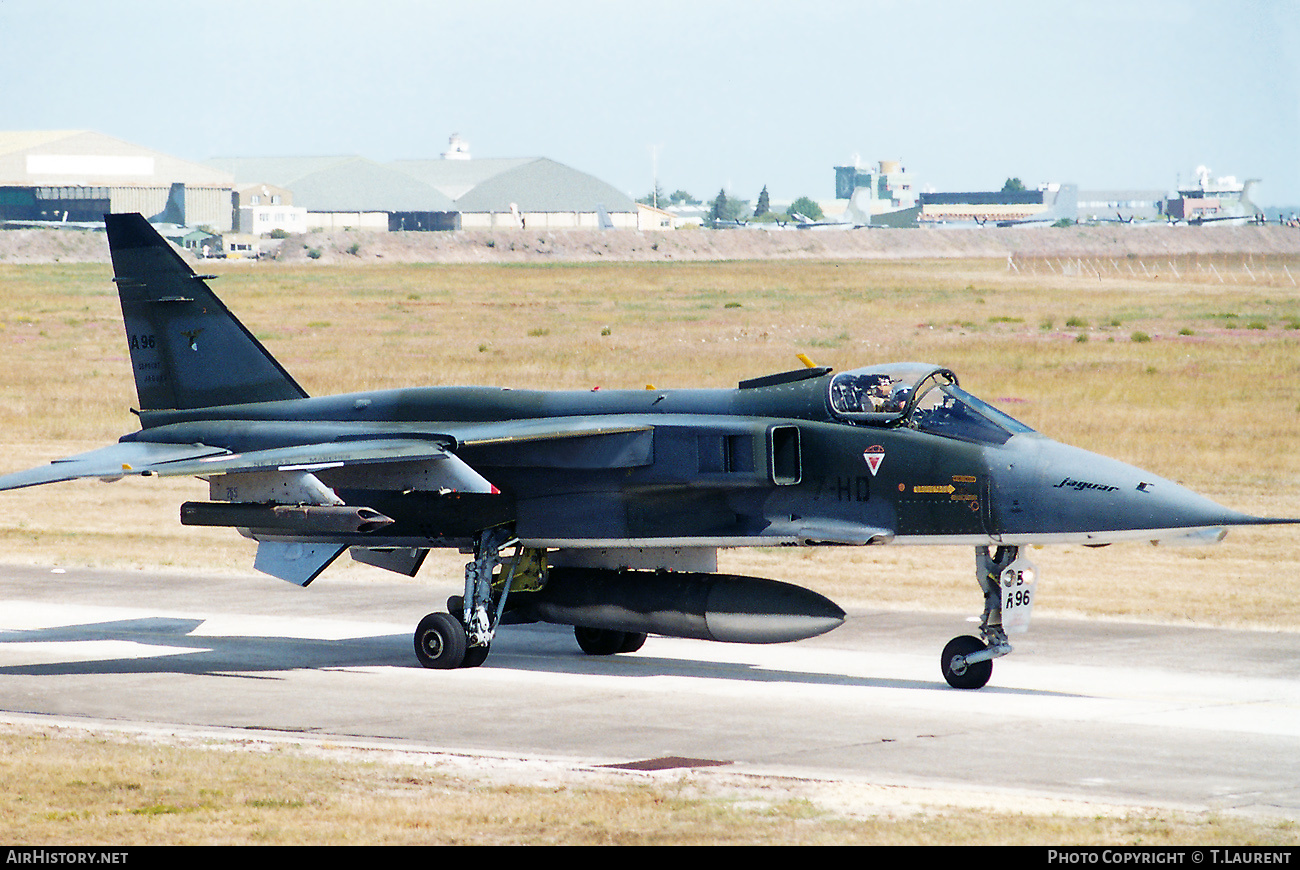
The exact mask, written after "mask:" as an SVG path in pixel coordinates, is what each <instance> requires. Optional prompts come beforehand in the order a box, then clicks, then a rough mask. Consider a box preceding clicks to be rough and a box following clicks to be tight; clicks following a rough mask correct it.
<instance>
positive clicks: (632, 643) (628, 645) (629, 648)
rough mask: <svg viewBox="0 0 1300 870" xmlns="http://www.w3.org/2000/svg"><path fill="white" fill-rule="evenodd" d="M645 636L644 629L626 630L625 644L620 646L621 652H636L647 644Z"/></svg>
mask: <svg viewBox="0 0 1300 870" xmlns="http://www.w3.org/2000/svg"><path fill="white" fill-rule="evenodd" d="M645 637H646V636H645V632H643V631H628V632H624V635H623V645H622V646H621V647H619V648H618V651H619V652H621V653H631V652H636V651H637V650H639V649H640V648H641V647H643V646H645Z"/></svg>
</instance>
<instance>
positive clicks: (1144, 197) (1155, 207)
mask: <svg viewBox="0 0 1300 870" xmlns="http://www.w3.org/2000/svg"><path fill="white" fill-rule="evenodd" d="M1165 196H1166V194H1165V192H1164V191H1163V190H1081V191H1079V222H1080V223H1088V222H1092V221H1111V220H1124V221H1130V220H1139V221H1151V220H1163V219H1164V218H1165Z"/></svg>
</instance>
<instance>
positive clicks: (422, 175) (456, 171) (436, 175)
mask: <svg viewBox="0 0 1300 870" xmlns="http://www.w3.org/2000/svg"><path fill="white" fill-rule="evenodd" d="M535 159H537V158H535V157H489V158H487V159H482V160H394V161H393V162H392V163H389V164H388V165H389V166H391V167H393V168H394V169H396V170H398V171H400V172H405V173H406V174H407V175H409V176H411V177H412V178H415V179H418V180H420V181H423V182H424V183H425V184H427V185H429V186H430V187H435V188H437V189H438V190H441V191H442V192H443V193H445V194H447V196H449V197H451V198H452V199H460V198H461V197H462V196H464V195H465V194H467V193H469V192H470V191H471V190H473V189H474V188H475V187H477V186H478V185H480V184H482V183H483V182H485V181H487V180H488V179H490V178H493V177H495V176H497V175H500V174H501V173H503V172H508V171H510V170H511V169H516V168H518V167H520V166H523V165H524V164H526V163H530V162H531V161H533V160H535Z"/></svg>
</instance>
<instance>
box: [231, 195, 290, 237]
mask: <svg viewBox="0 0 1300 870" xmlns="http://www.w3.org/2000/svg"><path fill="white" fill-rule="evenodd" d="M233 206H234V212H233V222H234V228H235V230H236V231H237V232H240V233H249V234H252V235H256V236H261V235H266V234H268V233H274V232H277V231H280V232H286V233H305V232H307V209H305V208H302V207H301V206H295V205H294V204H293V191H291V190H288V189H287V188H283V187H275V186H273V185H269V184H243V185H236V186H235V192H234V202H233Z"/></svg>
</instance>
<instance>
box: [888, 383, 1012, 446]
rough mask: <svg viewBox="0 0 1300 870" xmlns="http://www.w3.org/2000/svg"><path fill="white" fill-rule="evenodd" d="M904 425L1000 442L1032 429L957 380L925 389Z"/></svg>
mask: <svg viewBox="0 0 1300 870" xmlns="http://www.w3.org/2000/svg"><path fill="white" fill-rule="evenodd" d="M907 425H908V426H910V427H911V428H913V429H919V430H920V431H922V432H929V433H931V434H934V435H943V436H945V437H948V438H960V439H962V440H963V441H979V442H983V443H986V444H1003V443H1005V442H1006V441H1007V439H1008V438H1010V437H1011V436H1012V435H1017V434H1021V433H1024V432H1032V431H1034V430H1033V429H1031V428H1029V427H1028V426H1026V425H1025V424H1024V423H1021V422H1020V421H1019V420H1016V419H1014V418H1012V417H1010V416H1008V415H1007V414H1004V413H1003V412H1002V411H999V410H998V409H997V408H995V407H993V406H992V405H990V404H989V403H988V402H985V401H983V400H982V399H978V398H976V397H975V396H972V395H971V394H970V393H968V392H966V391H965V390H963V389H962V388H961V387H958V386H957V385H956V384H935V385H934V386H932V387H931V388H930V389H928V390H926V391H925V392H924V393H923V394H922V395H921V397H920V399H919V400H918V401H917V402H916V404H915V405H914V406H913V407H912V410H911V413H910V414H909V415H908V418H907Z"/></svg>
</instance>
